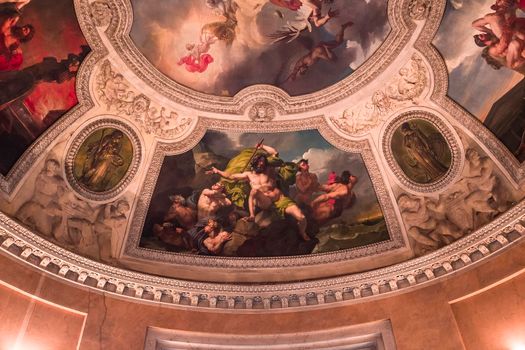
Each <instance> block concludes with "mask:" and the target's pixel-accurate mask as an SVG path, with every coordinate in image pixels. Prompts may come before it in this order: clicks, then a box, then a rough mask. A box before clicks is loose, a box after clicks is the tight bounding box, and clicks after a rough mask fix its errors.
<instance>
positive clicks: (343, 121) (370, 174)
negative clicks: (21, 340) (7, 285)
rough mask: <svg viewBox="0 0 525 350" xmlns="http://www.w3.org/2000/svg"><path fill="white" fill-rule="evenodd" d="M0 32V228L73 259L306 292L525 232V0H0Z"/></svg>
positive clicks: (274, 294) (24, 251) (400, 278)
mask: <svg viewBox="0 0 525 350" xmlns="http://www.w3.org/2000/svg"><path fill="white" fill-rule="evenodd" d="M0 28H1V32H0V154H1V157H0V210H1V211H2V213H1V216H0V225H1V226H0V228H1V230H0V242H1V243H2V249H4V250H6V251H7V252H8V253H9V254H12V255H15V256H17V257H18V258H20V259H23V260H26V261H28V262H29V263H32V264H34V265H37V266H38V267H39V268H42V269H46V270H47V271H49V272H50V273H54V274H57V275H58V276H61V277H62V278H66V279H69V280H71V281H73V282H76V283H82V284H86V285H89V286H91V287H94V288H100V289H104V290H107V291H110V292H115V293H120V294H125V295H129V296H134V297H138V298H143V299H154V300H157V301H163V302H170V303H180V304H188V305H190V306H206V307H215V306H217V305H221V307H225V308H236V307H238V306H239V305H241V306H239V307H242V308H252V307H253V308H258V307H259V306H260V307H261V308H266V309H267V308H274V307H287V306H294V305H296V304H297V305H299V306H306V305H310V304H315V303H321V302H329V301H330V302H332V301H342V300H345V299H354V298H360V297H366V296H374V295H378V294H382V293H389V292H394V291H396V290H398V289H402V288H404V287H407V286H412V285H416V284H419V283H425V282H428V281H430V280H432V279H435V278H437V277H440V276H442V275H446V274H447V273H450V272H453V271H455V270H458V269H461V268H462V267H464V266H467V265H469V264H471V263H475V262H476V261H477V260H480V259H482V258H483V257H486V256H489V255H490V254H492V253H493V252H496V251H497V250H499V249H502V248H504V247H505V246H507V245H509V244H512V242H513V241H514V240H516V239H517V238H519V237H521V235H522V234H523V233H525V228H524V227H523V226H521V220H522V215H523V214H522V212H523V204H522V199H523V197H524V196H525V192H524V191H523V186H522V184H523V181H524V175H525V166H523V165H522V161H523V160H525V105H524V103H525V102H524V101H525V99H524V94H525V85H524V82H523V74H524V72H525V68H524V67H525V47H524V46H523V44H522V42H523V41H522V36H523V35H524V34H525V32H524V31H525V12H524V6H523V4H522V2H521V1H513V0H508V1H498V2H497V3H495V4H494V3H493V1H491V0H476V1H468V2H467V1H460V0H447V1H445V0H439V1H432V2H431V1H430V0H390V1H386V0H367V1H345V0H332V1H330V0H269V1H264V0H245V1H244V0H202V1H185V0H159V1H157V2H155V4H154V5H152V3H151V2H149V1H145V0H95V1H88V0H75V1H72V0H57V1H55V2H53V4H52V5H50V4H49V3H46V4H44V1H43V0H30V1H18V2H13V1H8V0H0ZM365 271H366V272H365ZM158 276H162V277H158ZM304 280H308V281H309V282H300V281H304ZM241 283H242V284H241ZM268 283H271V285H270V284H268ZM310 299H311V300H313V301H310ZM254 305H255V306H254ZM276 305H278V306H276Z"/></svg>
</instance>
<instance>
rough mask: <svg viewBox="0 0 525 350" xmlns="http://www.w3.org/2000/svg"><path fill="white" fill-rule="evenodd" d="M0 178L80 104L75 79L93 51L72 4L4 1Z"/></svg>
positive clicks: (0, 10) (0, 15) (0, 5)
mask: <svg viewBox="0 0 525 350" xmlns="http://www.w3.org/2000/svg"><path fill="white" fill-rule="evenodd" d="M0 26H1V28H2V33H1V34H0V38H1V40H2V42H1V43H0V49H1V50H0V51H1V52H0V91H1V92H0V148H1V149H2V157H1V158H0V173H1V174H3V175H4V176H5V175H7V173H8V172H9V171H10V170H11V168H12V166H13V165H14V164H15V162H16V161H17V160H18V158H19V157H20V156H21V155H22V154H23V153H24V151H25V150H26V149H27V148H28V147H29V146H30V145H31V144H32V143H33V141H35V140H36V138H37V137H38V136H40V135H41V134H42V133H43V132H44V131H45V130H46V129H47V128H49V126H51V125H52V124H53V123H54V122H55V121H56V120H57V119H59V118H60V117H61V116H62V115H64V114H65V113H66V112H67V111H68V110H70V109H71V108H72V107H74V106H75V105H76V104H77V97H76V93H75V76H76V72H77V70H78V67H79V65H80V63H81V62H82V60H83V59H84V58H85V56H86V55H87V54H88V52H89V47H88V46H87V43H86V40H85V38H84V36H83V34H82V32H81V30H80V27H79V25H78V21H77V17H76V15H75V9H74V6H73V3H72V2H71V1H68V0H59V1H54V2H53V4H52V5H49V4H45V3H44V2H42V1H32V2H31V1H20V2H8V1H7V2H6V1H2V2H0Z"/></svg>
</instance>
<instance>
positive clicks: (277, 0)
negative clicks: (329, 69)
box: [270, 0, 525, 11]
mask: <svg viewBox="0 0 525 350" xmlns="http://www.w3.org/2000/svg"><path fill="white" fill-rule="evenodd" d="M522 1H525V0H522ZM270 2H271V3H272V4H274V5H277V6H279V7H284V8H287V9H289V10H292V11H297V10H299V8H300V7H301V5H302V4H303V3H302V2H301V0H270Z"/></svg>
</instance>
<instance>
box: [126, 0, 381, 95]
mask: <svg viewBox="0 0 525 350" xmlns="http://www.w3.org/2000/svg"><path fill="white" fill-rule="evenodd" d="M131 4H132V6H133V27H132V29H131V33H130V35H131V39H132V40H133V42H134V43H135V45H136V46H137V48H138V49H139V51H140V52H141V53H142V54H144V56H145V57H146V58H147V59H148V60H149V61H150V62H151V64H152V65H153V66H155V67H156V68H157V69H158V70H159V71H161V72H162V73H164V74H165V75H166V76H168V77H169V78H171V79H172V80H174V81H176V82H177V83H179V84H182V85H184V86H186V87H189V88H191V89H193V90H196V91H200V92H203V93H207V94H213V95H221V96H233V95H235V94H236V93H238V92H239V91H240V90H242V89H244V88H246V87H248V86H251V85H255V84H269V85H274V86H277V87H279V88H281V89H283V90H284V91H286V92H287V93H288V94H290V95H302V94H308V93H312V92H316V91H319V90H321V89H323V88H326V87H328V86H331V85H333V84H336V83H337V82H339V81H341V80H343V79H345V78H346V77H348V76H349V75H351V74H352V73H353V72H354V70H356V69H357V68H358V67H359V66H360V65H361V64H362V63H363V62H365V61H366V60H367V59H368V58H369V57H370V56H371V55H372V54H373V53H374V52H375V51H376V49H377V48H378V47H379V46H380V45H381V44H382V43H383V41H384V40H385V39H386V37H387V35H388V33H389V32H390V25H389V23H388V13H387V1H386V0H354V1H349V0H267V1H261V0H201V1H196V0H157V1H155V6H151V1H150V0H132V1H131Z"/></svg>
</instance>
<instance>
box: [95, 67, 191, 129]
mask: <svg viewBox="0 0 525 350" xmlns="http://www.w3.org/2000/svg"><path fill="white" fill-rule="evenodd" d="M96 79H97V82H96V87H95V89H96V92H97V96H98V98H99V99H100V101H101V102H102V103H103V104H105V106H106V108H107V110H108V111H110V112H115V113H116V114H118V115H119V116H124V117H128V118H129V117H131V118H132V119H133V120H134V121H135V122H137V123H138V124H139V125H140V127H141V129H142V130H143V131H144V132H145V133H146V134H153V135H156V136H159V137H162V138H175V137H177V136H179V135H181V134H183V133H184V132H185V131H186V130H187V129H188V128H189V127H190V124H191V118H189V117H181V116H180V115H179V113H178V112H176V111H167V110H166V108H164V107H162V106H159V105H156V104H155V103H153V102H152V101H151V100H150V99H149V98H148V97H147V96H146V95H144V94H142V93H138V92H137V91H135V90H134V89H133V88H132V87H131V86H130V84H129V82H127V81H126V80H125V78H124V76H123V75H122V74H120V73H117V72H116V71H115V70H114V69H113V67H112V66H111V63H110V62H109V61H108V60H106V61H104V63H103V64H102V65H101V68H100V71H99V73H98V74H97V77H96Z"/></svg>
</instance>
